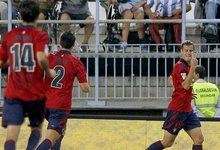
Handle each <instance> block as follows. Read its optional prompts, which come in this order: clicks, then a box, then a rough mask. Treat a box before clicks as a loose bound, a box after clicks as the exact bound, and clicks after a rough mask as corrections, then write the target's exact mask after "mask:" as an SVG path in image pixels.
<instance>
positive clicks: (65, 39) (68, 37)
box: [60, 32, 76, 49]
mask: <svg viewBox="0 0 220 150" xmlns="http://www.w3.org/2000/svg"><path fill="white" fill-rule="evenodd" d="M75 39H76V38H75V36H74V35H73V34H72V33H71V32H64V33H63V34H62V35H61V37H60V45H61V46H62V47H63V48H67V49H69V48H71V47H73V46H74V43H75Z"/></svg>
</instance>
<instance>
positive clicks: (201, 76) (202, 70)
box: [195, 65, 206, 79]
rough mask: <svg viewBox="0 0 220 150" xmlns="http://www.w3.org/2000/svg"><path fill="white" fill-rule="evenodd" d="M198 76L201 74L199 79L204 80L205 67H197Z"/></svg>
mask: <svg viewBox="0 0 220 150" xmlns="http://www.w3.org/2000/svg"><path fill="white" fill-rule="evenodd" d="M195 73H196V74H199V78H201V79H204V78H205V76H206V70H205V67H203V66H199V65H198V66H196V70H195Z"/></svg>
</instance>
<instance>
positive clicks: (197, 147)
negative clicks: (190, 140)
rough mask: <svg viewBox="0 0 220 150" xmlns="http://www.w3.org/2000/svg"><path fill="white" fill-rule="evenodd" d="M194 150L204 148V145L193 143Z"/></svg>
mask: <svg viewBox="0 0 220 150" xmlns="http://www.w3.org/2000/svg"><path fill="white" fill-rule="evenodd" d="M192 150H202V145H193V147H192Z"/></svg>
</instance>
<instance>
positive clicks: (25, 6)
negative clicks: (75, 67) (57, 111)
mask: <svg viewBox="0 0 220 150" xmlns="http://www.w3.org/2000/svg"><path fill="white" fill-rule="evenodd" d="M19 11H20V14H21V17H22V21H23V22H22V25H21V26H20V27H18V28H15V29H13V30H12V31H10V32H7V33H6V35H5V36H4V38H3V41H2V46H1V49H0V67H1V68H3V67H6V66H7V65H9V66H10V74H9V79H8V82H7V87H6V90H5V95H4V105H3V114H2V126H3V127H7V136H6V141H5V144H4V149H5V150H15V148H16V142H17V140H18V136H19V132H20V128H21V125H22V123H23V122H24V118H25V117H26V116H27V117H28V118H29V123H30V124H29V126H30V127H31V134H30V137H29V140H28V145H27V148H26V149H27V150H33V149H34V148H35V147H36V146H37V144H38V142H39V139H40V137H41V125H42V122H43V119H44V110H45V89H44V71H45V72H46V74H47V75H48V76H50V77H55V76H56V72H55V71H54V70H50V69H49V67H48V60H47V56H46V54H45V48H46V47H47V43H48V36H47V34H46V33H45V32H42V31H39V30H37V29H36V28H35V26H36V20H37V17H38V14H39V4H38V3H36V2H35V1H32V0H24V1H22V2H21V3H20V5H19Z"/></svg>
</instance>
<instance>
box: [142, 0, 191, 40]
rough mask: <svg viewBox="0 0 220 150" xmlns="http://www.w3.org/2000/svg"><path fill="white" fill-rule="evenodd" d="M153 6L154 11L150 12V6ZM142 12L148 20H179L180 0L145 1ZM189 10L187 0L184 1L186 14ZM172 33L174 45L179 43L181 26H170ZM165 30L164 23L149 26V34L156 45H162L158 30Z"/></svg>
mask: <svg viewBox="0 0 220 150" xmlns="http://www.w3.org/2000/svg"><path fill="white" fill-rule="evenodd" d="M152 5H155V11H154V12H152V11H151V6H152ZM144 10H145V12H146V14H147V15H148V16H149V18H150V19H181V15H182V0H176V1H168V0H167V1H165V0H147V1H145V3H144ZM190 10H191V5H190V2H189V0H186V12H188V11H190ZM172 27H173V33H174V38H175V42H176V43H181V24H180V23H174V24H172ZM164 28H167V26H166V24H164V23H151V24H150V25H149V29H150V34H151V36H152V39H153V41H154V42H155V43H156V44H161V43H163V40H162V38H161V37H160V34H159V30H160V29H164Z"/></svg>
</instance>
